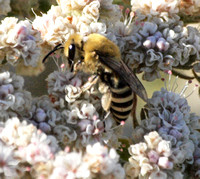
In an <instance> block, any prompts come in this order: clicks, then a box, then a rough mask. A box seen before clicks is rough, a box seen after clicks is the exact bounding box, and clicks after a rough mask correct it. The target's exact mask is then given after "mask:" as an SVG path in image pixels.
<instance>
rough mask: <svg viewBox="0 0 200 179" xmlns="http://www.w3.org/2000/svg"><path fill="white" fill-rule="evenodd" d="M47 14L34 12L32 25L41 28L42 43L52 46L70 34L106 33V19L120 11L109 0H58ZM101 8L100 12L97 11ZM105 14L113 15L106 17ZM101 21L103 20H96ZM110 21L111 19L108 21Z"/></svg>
mask: <svg viewBox="0 0 200 179" xmlns="http://www.w3.org/2000/svg"><path fill="white" fill-rule="evenodd" d="M57 2H58V4H59V5H58V6H52V7H51V9H50V10H49V11H48V12H47V14H43V15H42V16H41V17H40V16H36V18H35V20H34V21H33V27H34V28H35V29H37V30H38V31H40V32H41V36H42V39H43V42H44V43H47V44H48V45H50V46H55V45H56V44H59V43H64V42H65V41H66V40H67V39H68V37H69V35H70V34H73V33H75V32H78V33H81V34H83V35H88V34H90V33H101V34H105V32H106V25H107V23H108V21H109V20H111V21H112V22H114V21H115V20H116V19H118V20H119V18H120V13H119V12H120V11H119V12H118V10H119V8H118V6H117V5H114V4H112V0H109V1H105V0H103V1H102V0H101V1H100V0H86V1H85V0H84V1H83V0H81V1H80V0H59V1H57ZM100 9H101V11H103V12H104V13H103V15H101V14H100ZM107 17H112V18H109V20H108V19H107ZM99 21H102V22H99ZM109 23H110V22H109Z"/></svg>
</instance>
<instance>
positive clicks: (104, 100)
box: [101, 92, 112, 112]
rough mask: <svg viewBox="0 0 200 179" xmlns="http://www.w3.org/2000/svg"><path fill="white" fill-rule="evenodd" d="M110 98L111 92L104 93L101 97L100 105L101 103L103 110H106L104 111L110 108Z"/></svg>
mask: <svg viewBox="0 0 200 179" xmlns="http://www.w3.org/2000/svg"><path fill="white" fill-rule="evenodd" d="M111 99H112V95H111V92H107V93H105V94H104V95H103V96H102V98H101V105H102V107H103V109H104V111H106V112H109V110H110V105H111Z"/></svg>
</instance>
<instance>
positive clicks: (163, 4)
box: [131, 0, 200, 15]
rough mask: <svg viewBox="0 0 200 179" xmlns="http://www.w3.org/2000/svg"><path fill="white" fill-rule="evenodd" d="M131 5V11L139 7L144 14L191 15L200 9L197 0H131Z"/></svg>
mask: <svg viewBox="0 0 200 179" xmlns="http://www.w3.org/2000/svg"><path fill="white" fill-rule="evenodd" d="M131 5H132V10H133V11H136V10H138V9H140V10H141V11H142V12H143V13H144V14H153V15H157V14H159V13H162V12H167V13H170V14H175V13H179V12H180V13H185V14H190V15H193V14H195V13H197V12H199V10H200V2H199V1H198V0H159V1H156V0H131Z"/></svg>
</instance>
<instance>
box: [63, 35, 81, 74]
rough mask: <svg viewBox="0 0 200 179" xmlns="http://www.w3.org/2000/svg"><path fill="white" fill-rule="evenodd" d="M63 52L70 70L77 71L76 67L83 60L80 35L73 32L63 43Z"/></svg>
mask: <svg viewBox="0 0 200 179" xmlns="http://www.w3.org/2000/svg"><path fill="white" fill-rule="evenodd" d="M64 53H65V56H66V57H67V59H68V63H69V66H70V69H71V72H74V71H77V67H78V66H79V65H80V64H81V63H82V61H83V55H82V54H83V41H82V36H81V35H79V34H73V35H71V36H70V37H69V39H68V40H67V41H66V43H65V45H64Z"/></svg>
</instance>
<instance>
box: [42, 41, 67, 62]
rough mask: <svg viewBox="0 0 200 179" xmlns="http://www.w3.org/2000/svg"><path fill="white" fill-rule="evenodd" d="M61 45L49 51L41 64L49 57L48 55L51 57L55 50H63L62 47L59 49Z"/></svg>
mask: <svg viewBox="0 0 200 179" xmlns="http://www.w3.org/2000/svg"><path fill="white" fill-rule="evenodd" d="M61 45H62V44H58V45H56V46H55V47H54V49H53V50H51V51H50V52H49V53H48V54H47V55H46V56H45V57H44V58H43V60H42V63H44V62H45V60H46V59H47V58H48V57H49V55H51V54H52V53H53V52H55V51H56V50H59V49H62V48H64V47H60V46H61Z"/></svg>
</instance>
